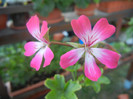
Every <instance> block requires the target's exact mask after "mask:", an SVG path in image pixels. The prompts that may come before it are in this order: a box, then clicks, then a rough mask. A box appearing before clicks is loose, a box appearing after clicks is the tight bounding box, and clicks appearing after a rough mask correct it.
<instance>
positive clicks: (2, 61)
mask: <svg viewBox="0 0 133 99" xmlns="http://www.w3.org/2000/svg"><path fill="white" fill-rule="evenodd" d="M25 43H26V42H22V43H16V44H10V45H4V46H1V47H0V75H1V77H2V80H3V81H4V82H6V81H11V83H12V84H13V85H14V86H17V85H24V84H25V83H26V82H27V81H28V80H29V79H30V78H31V77H34V75H36V74H37V75H42V73H45V74H50V73H52V72H54V71H56V73H58V72H59V71H60V70H61V67H60V66H59V61H60V56H61V55H62V54H64V53H65V52H67V51H69V50H70V49H71V48H70V47H66V46H59V45H52V46H51V50H52V51H53V53H54V56H55V57H54V59H53V60H52V62H51V64H50V65H49V66H47V67H45V68H43V67H42V66H41V67H40V70H39V71H35V70H34V69H32V68H31V67H30V61H31V60H32V58H33V56H34V55H33V56H30V57H26V56H24V44H25ZM43 63H44V62H42V65H43Z"/></svg>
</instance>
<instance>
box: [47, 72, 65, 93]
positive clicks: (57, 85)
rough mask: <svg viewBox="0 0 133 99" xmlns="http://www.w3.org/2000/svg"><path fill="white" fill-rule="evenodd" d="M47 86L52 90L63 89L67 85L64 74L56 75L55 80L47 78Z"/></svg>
mask: <svg viewBox="0 0 133 99" xmlns="http://www.w3.org/2000/svg"><path fill="white" fill-rule="evenodd" d="M45 86H46V87H48V88H50V89H51V90H63V89H64V87H65V79H64V77H63V76H62V75H58V74H57V75H55V76H54V80H52V79H47V80H46V81H45Z"/></svg>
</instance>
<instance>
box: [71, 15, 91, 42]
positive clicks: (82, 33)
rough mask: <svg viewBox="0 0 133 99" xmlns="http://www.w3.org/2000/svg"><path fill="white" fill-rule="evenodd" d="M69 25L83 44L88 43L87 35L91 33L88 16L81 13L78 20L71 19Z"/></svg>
mask: <svg viewBox="0 0 133 99" xmlns="http://www.w3.org/2000/svg"><path fill="white" fill-rule="evenodd" d="M71 25H72V28H73V31H74V33H75V34H76V35H77V36H78V38H80V39H81V40H82V41H83V42H84V43H85V44H86V43H88V37H89V34H90V33H91V23H90V20H89V19H88V17H86V16H85V15H82V16H80V17H79V19H78V20H75V19H74V20H72V21H71Z"/></svg>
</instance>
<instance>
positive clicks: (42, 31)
mask: <svg viewBox="0 0 133 99" xmlns="http://www.w3.org/2000/svg"><path fill="white" fill-rule="evenodd" d="M47 31H48V23H47V22H46V21H43V22H42V27H41V35H40V37H41V38H43V36H44V35H45V34H46V33H47Z"/></svg>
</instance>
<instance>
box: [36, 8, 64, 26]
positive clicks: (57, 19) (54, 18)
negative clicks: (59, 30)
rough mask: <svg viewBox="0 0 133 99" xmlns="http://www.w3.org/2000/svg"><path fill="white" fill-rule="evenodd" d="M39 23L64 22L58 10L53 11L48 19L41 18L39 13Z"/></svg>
mask: <svg viewBox="0 0 133 99" xmlns="http://www.w3.org/2000/svg"><path fill="white" fill-rule="evenodd" d="M37 15H38V17H39V19H40V21H41V22H42V21H43V20H46V21H47V22H48V23H49V24H54V23H58V22H60V21H62V20H64V17H63V16H62V15H61V11H60V10H59V9H57V8H56V9H54V10H53V11H52V12H51V13H50V14H49V16H48V17H43V16H41V15H40V14H39V13H37Z"/></svg>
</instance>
